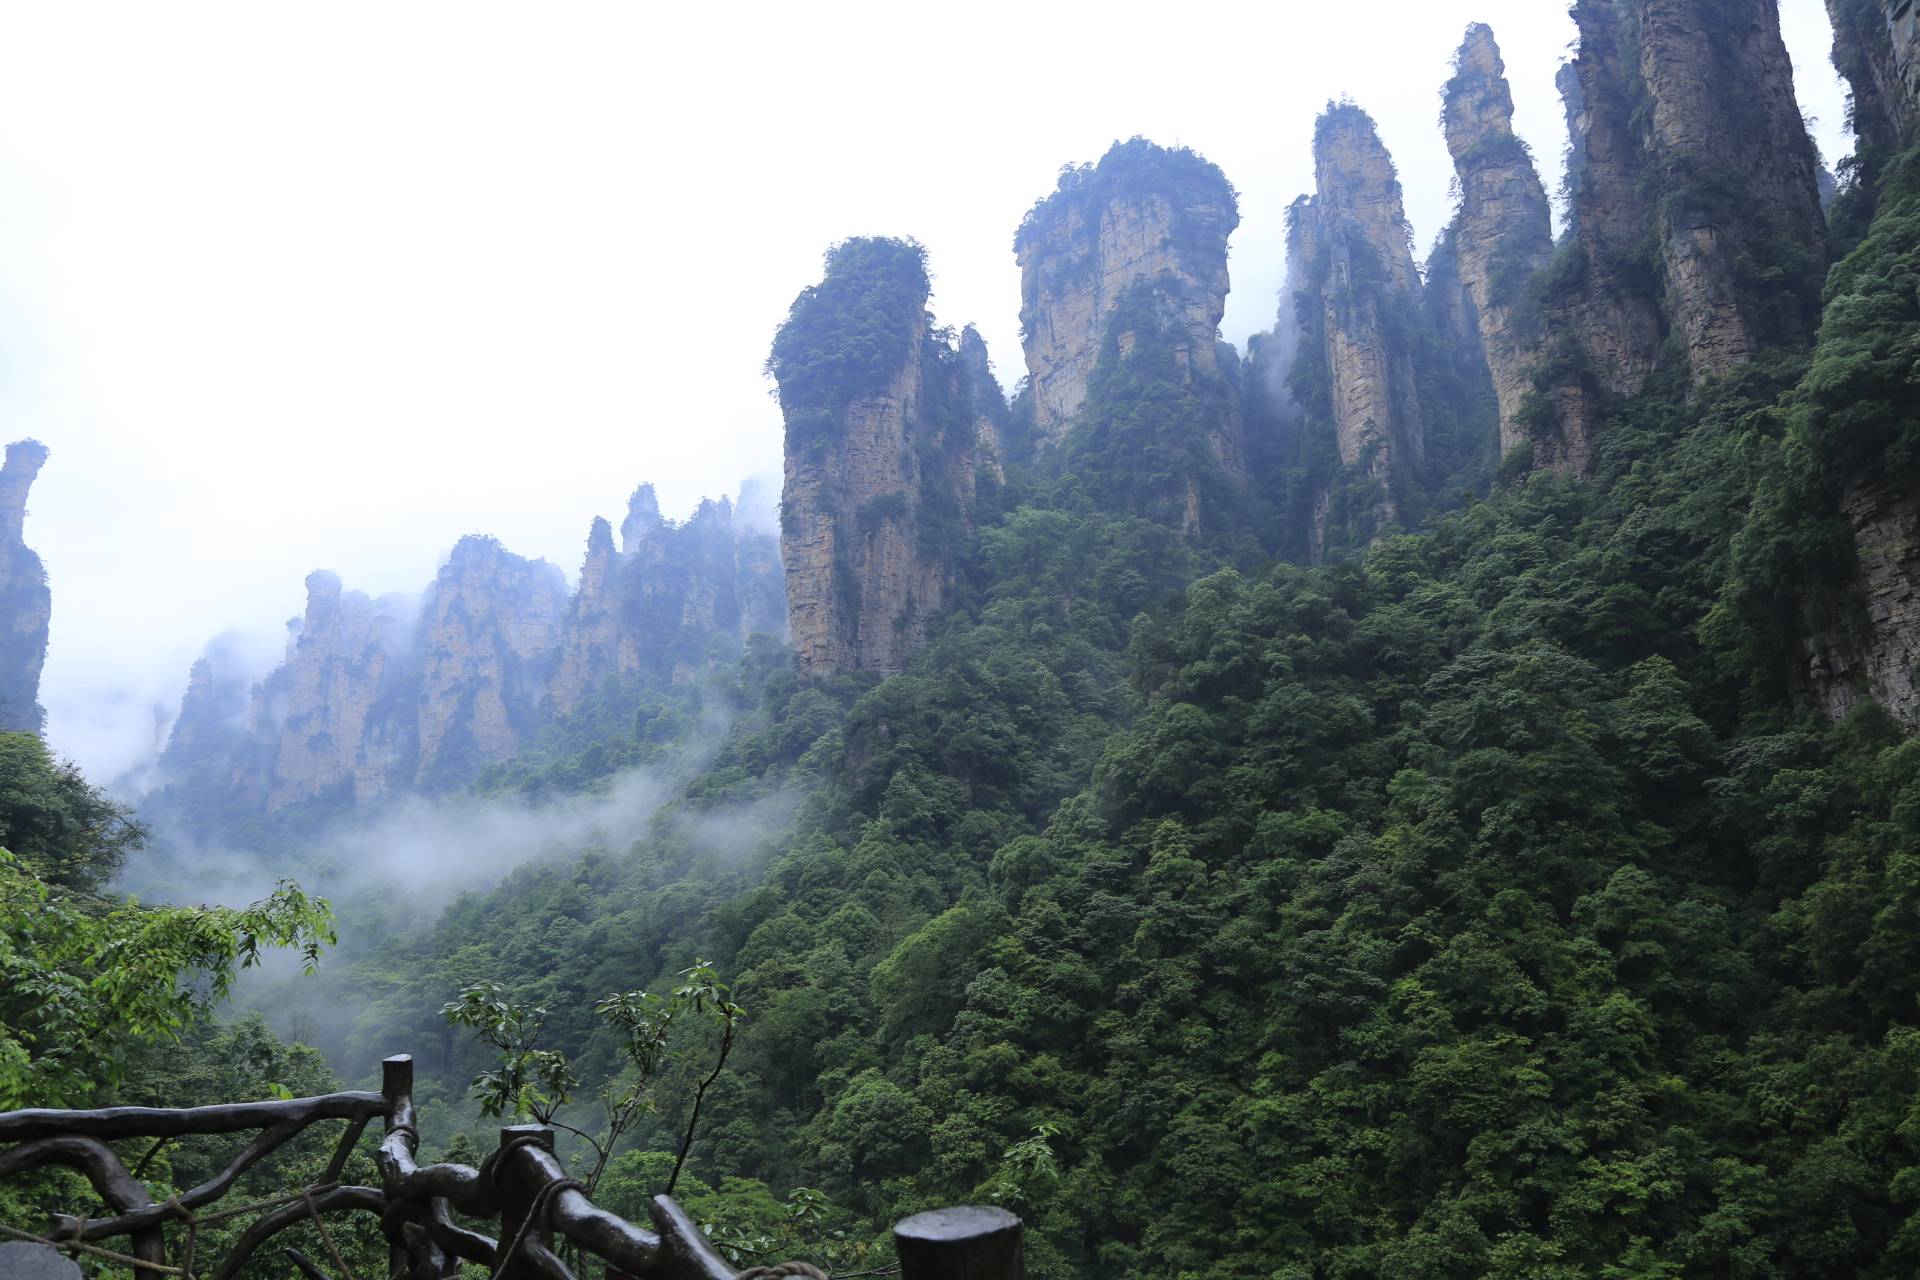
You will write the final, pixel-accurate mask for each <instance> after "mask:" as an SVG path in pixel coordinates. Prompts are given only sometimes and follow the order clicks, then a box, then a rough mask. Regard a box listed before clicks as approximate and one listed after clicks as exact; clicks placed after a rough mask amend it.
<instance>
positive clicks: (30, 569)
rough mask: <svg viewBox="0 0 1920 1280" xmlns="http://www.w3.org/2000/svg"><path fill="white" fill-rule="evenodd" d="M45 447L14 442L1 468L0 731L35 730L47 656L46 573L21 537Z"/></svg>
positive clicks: (41, 716) (49, 610)
mask: <svg viewBox="0 0 1920 1280" xmlns="http://www.w3.org/2000/svg"><path fill="white" fill-rule="evenodd" d="M46 461H47V449H46V446H45V445H43V444H41V443H40V442H38V441H37V440H17V441H15V442H14V443H12V444H10V445H8V446H7V460H6V465H5V466H4V467H0V615H3V616H4V618H5V622H4V624H0V732H5V733H38V732H40V727H41V724H42V722H43V721H44V720H45V718H46V717H45V713H44V712H42V711H41V709H40V669H41V668H42V667H43V666H44V665H45V664H46V660H47V626H48V623H49V622H50V621H51V619H52V617H53V593H52V592H51V591H49V590H48V589H47V571H46V568H45V566H43V565H42V564H41V563H40V557H39V556H37V555H35V554H34V552H33V549H32V548H31V547H29V546H27V544H26V541H25V536H24V534H25V526H26V519H27V492H28V490H30V489H31V488H32V487H33V481H34V478H35V477H36V476H38V475H39V474H40V468H41V467H43V466H45V465H46Z"/></svg>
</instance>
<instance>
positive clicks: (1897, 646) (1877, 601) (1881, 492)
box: [1808, 475, 1920, 728]
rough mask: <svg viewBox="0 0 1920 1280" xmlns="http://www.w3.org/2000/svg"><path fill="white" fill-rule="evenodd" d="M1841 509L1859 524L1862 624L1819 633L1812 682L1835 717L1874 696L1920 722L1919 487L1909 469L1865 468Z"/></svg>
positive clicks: (1901, 716) (1857, 583) (1857, 585)
mask: <svg viewBox="0 0 1920 1280" xmlns="http://www.w3.org/2000/svg"><path fill="white" fill-rule="evenodd" d="M1840 511H1841V514H1842V515H1843V516H1844V517H1845V519H1846V522H1847V525H1848V527H1849V528H1850V529H1851V530H1852V531H1853V542H1854V555H1855V561H1856V565H1857V572H1856V576H1855V578H1854V581H1853V583H1852V584H1851V586H1852V592H1853V595H1854V597H1855V600H1856V601H1857V602H1858V605H1859V606H1860V607H1859V610H1858V613H1859V617H1860V619H1861V621H1862V623H1863V624H1864V629H1863V631H1862V632H1861V634H1857V635H1856V634H1848V633H1846V632H1844V631H1837V630H1835V631H1827V632H1825V633H1820V634H1816V635H1815V636H1814V637H1813V642H1812V644H1811V646H1810V648H1811V650H1812V658H1811V661H1810V662H1809V666H1808V684H1809V686H1810V688H1811V691H1812V693H1813V696H1814V698H1815V700H1816V701H1817V702H1818V703H1819V704H1820V706H1821V708H1822V709H1823V710H1825V711H1826V712H1827V714H1829V715H1831V716H1832V717H1834V718H1835V719H1839V718H1840V717H1841V716H1843V715H1845V714H1846V713H1847V712H1848V711H1850V710H1852V708H1853V707H1854V705H1855V704H1856V703H1857V702H1859V701H1860V699H1861V698H1863V697H1872V698H1874V699H1876V700H1878V701H1879V702H1880V704H1881V705H1882V706H1884V707H1886V708H1887V710H1888V711H1890V712H1892V713H1893V715H1894V717H1895V718H1896V719H1898V720H1899V721H1900V722H1901V723H1903V724H1905V725H1907V726H1908V727H1909V728H1915V727H1920V689H1916V687H1915V684H1914V678H1915V669H1916V667H1917V666H1920V493H1916V492H1915V491H1914V489H1913V487H1912V484H1911V482H1910V477H1899V478H1893V477H1889V476H1887V475H1872V476H1861V477H1858V478H1856V479H1855V480H1854V481H1853V482H1852V483H1850V484H1849V485H1847V487H1846V489H1845V491H1844V492H1843V493H1842V495H1841V499H1840Z"/></svg>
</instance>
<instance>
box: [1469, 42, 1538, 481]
mask: <svg viewBox="0 0 1920 1280" xmlns="http://www.w3.org/2000/svg"><path fill="white" fill-rule="evenodd" d="M1442 119H1443V121H1444V123H1445V127H1446V136H1447V149H1448V151H1450V152H1451V153H1452V155H1453V164H1454V172H1455V174H1456V175H1457V177H1458V179H1459V184H1460V212H1459V214H1458V215H1457V216H1456V218H1455V220H1454V224H1453V230H1452V236H1451V249H1452V253H1453V258H1454V260H1455V262H1456V263H1457V266H1456V268H1455V269H1456V270H1457V272H1458V275H1459V279H1460V282H1461V284H1462V285H1463V286H1464V288H1465V290H1466V293H1467V295H1468V297H1469V298H1470V299H1471V302H1472V311H1473V318H1474V329H1475V332H1476V333H1477V335H1478V340H1479V343H1480V346H1481V349H1482V350H1483V351H1484V353H1485V356H1486V362H1487V370H1488V372H1489V374H1490V375H1491V376H1492V379H1493V389H1494V395H1495V397H1496V398H1497V400H1498V401H1499V405H1500V447H1501V450H1502V451H1503V452H1504V451H1505V450H1507V449H1509V448H1511V447H1513V446H1514V445H1515V444H1517V443H1519V441H1520V439H1521V437H1522V435H1523V432H1522V431H1521V430H1520V428H1519V426H1518V425H1517V419H1518V416H1519V414H1520V410H1521V408H1522V407H1523V405H1524V404H1525V402H1526V400H1527V397H1528V395H1529V394H1530V393H1531V392H1532V390H1533V370H1532V366H1533V362H1534V360H1535V358H1536V357H1537V356H1538V355H1539V352H1540V344H1541V336H1542V335H1541V328H1540V317H1539V314H1538V310H1537V308H1534V307H1532V306H1530V305H1529V297H1528V289H1529V284H1530V282H1531V280H1532V278H1533V276H1534V274H1535V273H1536V272H1538V271H1539V270H1540V269H1541V268H1542V267H1544V266H1546V264H1547V262H1548V260H1549V259H1551V258H1552V256H1553V231H1552V214H1551V211H1550V208H1549V206H1548V204H1547V191H1546V188H1545V187H1544V186H1543V185H1542V184H1541V182H1540V175H1539V174H1538V173H1537V172H1536V171H1535V169H1534V167H1533V158H1532V156H1530V155H1529V154H1528V153H1527V149H1526V147H1525V145H1524V144H1523V143H1521V141H1520V139H1519V138H1518V137H1517V136H1515V134H1514V132H1513V93H1512V90H1511V89H1510V88H1509V87H1508V85H1507V78H1506V67H1505V64H1504V63H1502V61H1501V59H1500V47H1499V45H1498V44H1497V43H1495V41H1494V36H1493V28H1491V27H1489V26H1487V25H1486V24H1485V23H1475V24H1473V25H1472V26H1471V27H1469V28H1467V38H1466V42H1465V43H1464V44H1462V45H1461V46H1460V52H1459V55H1458V57H1457V59H1456V62H1455V72H1454V77H1453V79H1452V80H1451V81H1449V82H1448V84H1447V89H1446V96H1445V99H1444V107H1443V114H1442Z"/></svg>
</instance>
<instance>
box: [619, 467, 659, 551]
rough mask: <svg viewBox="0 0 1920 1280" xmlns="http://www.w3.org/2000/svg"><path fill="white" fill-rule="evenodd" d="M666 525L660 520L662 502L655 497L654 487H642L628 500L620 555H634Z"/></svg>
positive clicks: (644, 485) (622, 526) (621, 526)
mask: <svg viewBox="0 0 1920 1280" xmlns="http://www.w3.org/2000/svg"><path fill="white" fill-rule="evenodd" d="M665 524H666V521H664V520H662V519H661V518H660V500H659V499H658V498H656V497H655V496H654V493H653V486H652V485H650V484H643V485H641V486H640V487H639V488H637V489H635V490H634V491H633V496H632V497H631V498H628V499H627V518H626V519H625V520H622V521H621V522H620V553H621V554H622V555H629V556H630V555H632V554H633V553H634V552H636V551H638V550H639V549H640V546H641V544H642V543H644V542H645V541H646V540H647V539H648V538H650V537H652V536H653V535H654V534H656V533H658V532H660V530H661V528H662V527H663V526H664V525H665Z"/></svg>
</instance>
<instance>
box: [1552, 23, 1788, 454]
mask: <svg viewBox="0 0 1920 1280" xmlns="http://www.w3.org/2000/svg"><path fill="white" fill-rule="evenodd" d="M1573 17H1574V23H1575V25H1576V27H1577V29H1578V31H1579V53H1578V55H1577V56H1576V57H1575V59H1574V62H1573V69H1574V74H1575V76H1576V78H1577V82H1578V96H1577V101H1576V100H1574V99H1572V98H1571V97H1570V99H1569V104H1568V111H1569V118H1570V119H1571V120H1572V121H1573V122H1574V126H1575V129H1574V135H1573V136H1574V149H1575V156H1576V159H1577V160H1578V163H1577V165H1576V166H1574V167H1573V169H1572V177H1573V188H1572V189H1573V201H1572V224H1573V239H1574V242H1575V245H1576V246H1577V253H1578V255H1579V261H1578V263H1577V264H1574V265H1575V266H1577V270H1573V271H1570V272H1569V273H1568V276H1569V279H1574V280H1577V283H1576V284H1573V285H1572V286H1571V287H1569V288H1568V289H1567V290H1566V291H1564V292H1563V294H1562V295H1561V296H1560V297H1558V298H1557V299H1555V301H1554V303H1553V304H1552V305H1551V306H1550V307H1549V309H1548V312H1547V316H1546V320H1547V327H1548V343H1549V346H1550V347H1553V348H1554V349H1555V350H1556V351H1558V352H1560V353H1561V354H1562V355H1565V356H1567V357H1569V358H1567V359H1557V360H1556V361H1555V362H1554V363H1555V364H1556V365H1558V366H1559V367H1560V369H1561V370H1562V373H1561V376H1559V377H1558V379H1557V382H1556V385H1553V386H1550V387H1548V388H1547V390H1548V391H1549V394H1550V395H1551V398H1552V400H1553V403H1554V405H1555V407H1556V409H1557V411H1558V413H1557V417H1558V420H1559V429H1558V431H1557V432H1556V433H1554V435H1553V436H1552V437H1551V438H1549V439H1541V440H1537V441H1536V442H1535V445H1536V456H1537V457H1538V458H1539V459H1540V460H1541V461H1543V462H1545V463H1547V464H1548V465H1554V466H1560V467H1564V468H1566V469H1569V470H1574V471H1584V470H1585V469H1586V467H1587V465H1588V462H1589V459H1590V457H1591V454H1592V446H1593V441H1592V435H1593V431H1594V429H1595V426H1596V424H1597V423H1598V421H1599V419H1600V406H1601V403H1602V401H1603V400H1604V399H1606V398H1608V397H1614V396H1622V395H1631V394H1633V393H1634V392H1636V391H1638V390H1639V389H1640V388H1641V387H1642V386H1643V385H1644V384H1645V382H1646V379H1647V376H1648V375H1649V374H1650V373H1651V372H1652V371H1653V368H1654V366H1655V364H1656V362H1657V361H1658V359H1659V358H1660V354H1661V351H1662V349H1663V345H1664V344H1665V342H1666V341H1667V338H1668V335H1669V334H1671V335H1673V336H1674V337H1675V338H1677V339H1678V342H1677V350H1678V351H1679V352H1680V353H1681V355H1682V358H1683V359H1684V360H1685V362H1686V368H1687V370H1688V372H1689V373H1690V374H1691V375H1692V377H1693V378H1694V380H1695V381H1699V380H1702V379H1705V378H1712V377H1718V376H1721V375H1724V374H1726V373H1728V372H1729V371H1731V370H1732V369H1734V368H1736V367H1738V366H1739V365H1741V364H1744V363H1746V362H1747V361H1749V360H1751V359H1752V358H1753V357H1754V356H1755V355H1756V354H1758V353H1759V352H1760V351H1762V350H1765V349H1766V348H1768V347H1804V346H1806V345H1807V344H1808V343H1809V342H1811V340H1812V336H1813V328H1814V324H1815V322H1816V320H1817V318H1818V313H1819V290H1820V284H1821V281H1822V280H1823V279H1824V275H1825V268H1826V220H1825V218H1824V216H1823V215H1822V213H1821V210H1820V192H1819V179H1818V159H1817V157H1816V154H1815V151H1814V148H1813V143H1812V140H1811V139H1810V138H1809V137H1808V136H1807V132H1806V127H1805V123H1804V121H1803V119H1802V117H1801V114H1800V108H1799V105H1798V103H1797V102H1796V101H1795V99H1794V93H1793V73H1792V67H1791V65H1790V64H1789V62H1788V59H1787V52H1786V45H1785V43H1784V41H1783V40H1782V39H1781V35H1780V15H1779V10H1778V7H1777V4H1776V3H1775V0H1578V2H1577V3H1576V4H1575V5H1574V8H1573ZM1751 262H1767V263H1777V264H1784V266H1785V268H1786V278H1785V279H1784V280H1782V279H1778V278H1776V277H1775V276H1773V275H1769V276H1767V277H1764V278H1763V277H1760V276H1757V275H1755V274H1754V273H1753V272H1751V270H1750V269H1749V268H1748V266H1747V264H1748V263H1751Z"/></svg>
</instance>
